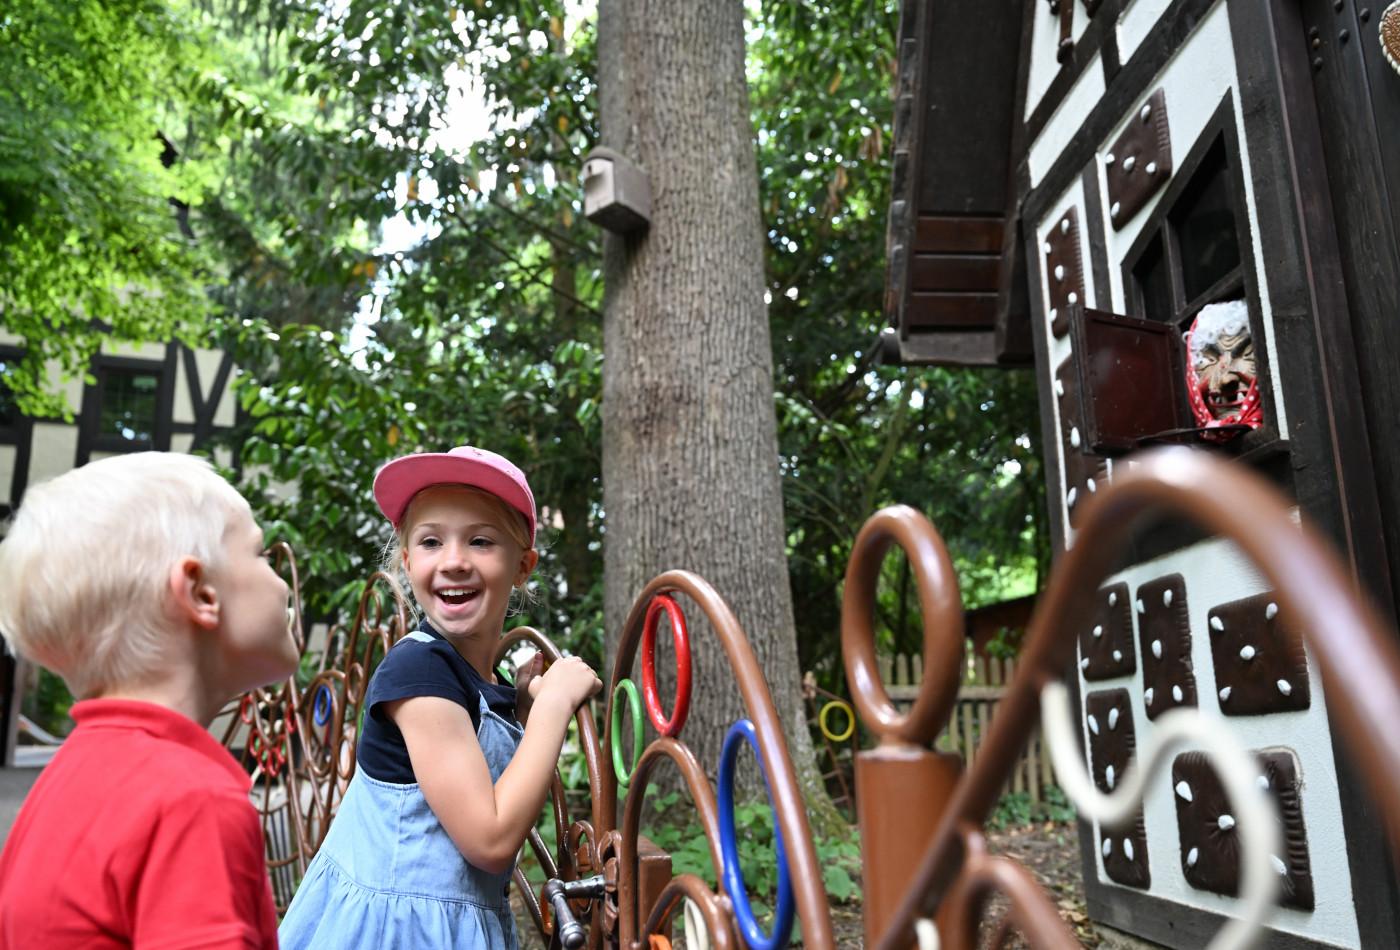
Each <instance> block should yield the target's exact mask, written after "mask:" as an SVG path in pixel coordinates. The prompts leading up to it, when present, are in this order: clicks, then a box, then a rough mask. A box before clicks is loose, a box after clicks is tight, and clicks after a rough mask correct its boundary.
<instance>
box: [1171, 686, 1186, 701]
mask: <svg viewBox="0 0 1400 950" xmlns="http://www.w3.org/2000/svg"><path fill="white" fill-rule="evenodd" d="M1183 695H1184V694H1183V693H1182V692H1181V687H1180V686H1173V687H1172V699H1174V700H1176V701H1177V702H1181V698H1182V696H1183Z"/></svg>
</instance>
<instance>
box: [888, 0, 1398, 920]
mask: <svg viewBox="0 0 1400 950" xmlns="http://www.w3.org/2000/svg"><path fill="white" fill-rule="evenodd" d="M1387 2H1388V0H1381V2H1372V0H981V2H976V3H972V2H953V0H905V3H904V11H903V16H902V23H901V36H900V50H899V73H898V79H897V90H896V95H897V109H896V126H895V153H894V186H893V187H894V193H893V196H892V203H891V208H890V222H889V243H888V251H889V258H888V266H889V272H888V277H889V279H888V284H887V300H886V309H887V313H888V315H889V318H890V327H889V329H887V330H886V331H885V334H884V336H883V339H882V341H881V348H882V352H883V354H884V356H885V358H886V359H888V360H890V361H896V362H902V363H905V364H908V365H914V366H917V365H929V364H952V365H963V366H987V367H996V366H1029V367H1032V368H1033V370H1034V372H1035V374H1036V376H1037V379H1038V381H1039V391H1040V405H1041V418H1040V420H1039V424H1040V426H1041V430H1042V432H1043V434H1044V445H1045V447H1046V449H1045V451H1046V471H1047V478H1046V481H1047V490H1048V504H1049V508H1050V514H1051V518H1050V522H1051V524H1052V533H1053V542H1054V549H1055V550H1056V551H1058V552H1063V551H1065V550H1067V549H1068V548H1070V547H1071V546H1072V545H1073V544H1074V543H1075V524H1076V508H1077V506H1079V505H1080V503H1081V502H1082V500H1083V499H1085V498H1087V497H1088V496H1089V495H1090V494H1092V493H1094V492H1096V491H1098V490H1099V489H1100V487H1101V486H1103V485H1105V484H1107V483H1108V482H1110V481H1111V480H1112V479H1113V477H1114V473H1115V471H1116V470H1117V469H1118V468H1119V467H1120V466H1125V465H1131V464H1132V461H1131V457H1132V452H1133V450H1135V449H1137V448H1139V447H1142V446H1146V445H1149V444H1154V443H1162V442H1185V443H1193V444H1199V445H1202V446H1204V447H1206V448H1208V449H1209V450H1210V451H1214V452H1218V453H1222V454H1224V455H1227V456H1229V457H1232V458H1234V459H1236V460H1238V462H1239V463H1240V464H1241V465H1247V466H1250V467H1252V468H1254V469H1256V470H1257V471H1259V472H1261V473H1263V474H1265V475H1266V476H1267V477H1268V478H1270V479H1271V480H1272V481H1273V482H1274V483H1275V484H1277V485H1278V486H1279V487H1281V488H1282V489H1283V490H1284V491H1285V492H1287V493H1288V494H1289V495H1290V496H1291V497H1293V498H1295V499H1296V500H1297V515H1298V517H1299V518H1300V519H1306V520H1308V521H1310V522H1312V523H1314V524H1315V525H1317V526H1319V527H1321V528H1323V529H1324V530H1325V531H1327V532H1328V533H1329V534H1330V535H1331V536H1332V538H1333V539H1334V540H1335V542H1336V543H1337V544H1338V546H1339V547H1340V548H1341V550H1342V551H1343V552H1344V553H1345V555H1346V556H1347V557H1348V559H1349V561H1350V564H1351V566H1352V568H1353V570H1354V572H1355V576H1356V579H1357V582H1358V584H1359V585H1360V586H1361V587H1362V588H1364V589H1365V590H1366V591H1368V592H1369V593H1370V594H1371V595H1372V597H1373V598H1374V599H1375V600H1376V601H1377V602H1378V603H1379V604H1380V606H1381V608H1382V610H1383V611H1384V612H1386V613H1387V614H1388V615H1389V616H1390V618H1391V619H1392V620H1393V618H1394V616H1395V614H1396V600H1395V593H1396V592H1397V591H1400V440H1397V439H1396V438H1395V435H1394V433H1395V422H1394V420H1395V419H1396V418H1397V416H1398V415H1400V374H1397V372H1396V366H1397V362H1396V360H1397V354H1400V252H1398V251H1397V234H1400V74H1397V72H1396V69H1400V67H1395V69H1393V68H1392V66H1393V64H1395V63H1396V62H1397V61H1400V3H1392V4H1391V5H1390V7H1389V8H1388V9H1387V8H1386V3H1387ZM1387 43H1389V44H1390V49H1389V50H1387ZM1198 487H1199V490H1200V491H1202V492H1210V491H1213V490H1214V486H1211V485H1200V486H1198ZM1099 598H1100V602H1099V604H1098V605H1097V609H1098V614H1097V617H1096V619H1095V622H1094V623H1093V624H1092V625H1090V626H1089V628H1088V629H1085V630H1082V631H1077V633H1078V635H1079V645H1080V649H1079V654H1078V662H1077V666H1076V668H1075V670H1074V671H1073V675H1072V680H1073V682H1074V684H1075V685H1076V687H1077V691H1078V696H1079V699H1078V701H1079V703H1080V712H1081V719H1082V721H1083V740H1084V745H1085V749H1086V752H1087V758H1088V761H1089V765H1090V768H1091V771H1092V774H1093V776H1094V780H1095V782H1096V784H1097V785H1098V786H1099V788H1100V789H1101V790H1103V791H1109V790H1111V789H1112V788H1113V787H1114V785H1115V781H1116V779H1117V778H1118V777H1120V776H1121V775H1122V774H1123V769H1124V767H1125V766H1126V764H1127V762H1128V760H1129V759H1130V758H1131V756H1132V752H1133V749H1134V747H1135V745H1137V744H1138V743H1141V742H1143V741H1144V739H1145V737H1146V736H1147V735H1149V734H1150V733H1151V731H1152V729H1153V722H1154V720H1156V719H1157V718H1158V717H1159V716H1161V715H1162V713H1164V712H1165V711H1167V710H1169V709H1172V708H1175V707H1178V706H1183V705H1188V706H1195V707H1197V708H1199V710H1200V711H1201V712H1202V713H1204V714H1206V715H1208V716H1210V717H1212V718H1213V719H1216V720H1218V723H1219V726H1220V728H1221V729H1224V730H1228V731H1230V732H1231V733H1232V734H1233V735H1234V736H1235V737H1236V738H1237V739H1239V740H1240V742H1241V743H1242V744H1244V745H1245V746H1246V747H1247V748H1250V749H1252V750H1254V751H1255V753H1256V755H1257V756H1258V758H1259V765H1260V773H1259V774H1260V782H1261V783H1267V786H1268V788H1269V789H1270V791H1271V793H1272V794H1273V795H1274V797H1275V798H1276V800H1277V802H1278V804H1279V806H1280V813H1281V816H1282V820H1283V822H1284V832H1285V838H1286V841H1287V847H1286V849H1285V852H1286V853H1283V854H1278V855H1275V856H1273V862H1272V863H1273V865H1274V867H1275V870H1276V871H1277V872H1278V873H1279V874H1280V875H1281V876H1282V878H1283V892H1282V896H1281V898H1280V904H1281V907H1280V910H1279V913H1278V914H1277V915H1276V917H1275V918H1274V920H1273V922H1272V924H1271V927H1272V932H1271V936H1270V939H1269V942H1268V944H1269V945H1270V946H1279V947H1312V946H1343V947H1382V946H1396V945H1400V913H1398V912H1400V896H1398V895H1400V889H1397V886H1396V878H1395V872H1394V868H1393V866H1392V863H1391V861H1390V859H1389V857H1388V856H1387V854H1386V853H1385V848H1384V845H1383V836H1382V835H1381V833H1380V829H1379V827H1378V817H1377V816H1376V815H1375V814H1374V813H1373V811H1372V810H1371V809H1370V807H1369V806H1368V805H1367V803H1366V802H1364V801H1363V799H1362V797H1361V793H1360V791H1359V788H1358V783H1357V782H1355V781H1354V779H1353V776H1354V771H1355V766H1354V763H1352V762H1349V761H1348V760H1347V758H1346V756H1345V754H1344V753H1343V752H1342V749H1341V745H1340V743H1339V741H1338V733H1337V732H1336V727H1335V726H1334V724H1333V722H1332V721H1331V720H1330V719H1329V716H1328V697H1327V696H1325V695H1323V693H1322V690H1321V686H1320V683H1319V680H1318V677H1317V671H1316V669H1315V667H1314V665H1313V664H1310V663H1309V661H1308V657H1307V655H1306V654H1305V653H1304V652H1303V651H1302V650H1301V648H1299V649H1293V648H1291V647H1289V646H1288V644H1287V642H1285V641H1284V640H1283V639H1282V638H1281V636H1280V631H1281V629H1283V628H1282V627H1281V625H1282V624H1286V623H1287V617H1286V616H1280V615H1279V611H1278V609H1277V605H1276V604H1275V602H1274V598H1272V597H1271V591H1270V590H1268V589H1267V587H1266V585H1265V584H1264V582H1263V581H1262V580H1261V579H1260V576H1259V574H1258V573H1257V572H1256V571H1255V570H1254V569H1253V567H1252V566H1251V565H1250V564H1249V563H1248V562H1247V561H1246V560H1245V559H1244V558H1243V557H1241V555H1240V553H1239V551H1238V549H1236V548H1235V547H1234V546H1232V545H1231V544H1228V543H1225V542H1222V541H1219V540H1216V539H1212V538H1209V537H1203V536H1201V535H1200V534H1199V533H1198V532H1196V531H1194V530H1193V529H1192V528H1191V527H1190V526H1188V525H1182V524H1157V525H1152V526H1146V527H1145V528H1144V529H1143V530H1142V532H1141V533H1140V535H1139V541H1138V542H1137V544H1136V546H1135V547H1134V549H1133V550H1132V551H1131V552H1130V553H1129V554H1128V555H1127V556H1126V557H1125V558H1124V559H1123V560H1122V563H1121V564H1120V565H1119V568H1118V569H1117V570H1116V572H1115V573H1113V574H1112V575H1111V576H1109V577H1107V578H1105V579H1104V583H1103V586H1102V589H1101V590H1100V592H1099ZM1067 672H1069V671H1067ZM1233 824H1234V818H1233V816H1232V815H1230V814H1229V805H1228V802H1227V800H1226V799H1225V797H1224V796H1223V794H1222V793H1221V791H1220V787H1219V784H1218V783H1217V782H1216V781H1215V779H1214V777H1213V776H1212V774H1211V772H1210V770H1209V769H1208V768H1206V767H1204V764H1203V761H1202V760H1201V757H1200V756H1199V755H1197V754H1194V753H1184V754H1182V755H1180V756H1179V757H1178V758H1177V759H1176V760H1175V761H1174V763H1173V767H1172V769H1171V772H1170V775H1169V776H1167V775H1163V776H1162V777H1161V778H1159V779H1158V780H1157V781H1156V782H1155V784H1154V785H1152V786H1151V788H1150V790H1149V792H1148V794H1147V796H1146V798H1145V800H1144V804H1143V807H1142V809H1141V813H1140V814H1139V815H1138V817H1137V820H1136V821H1134V822H1131V823H1129V825H1128V826H1126V827H1117V828H1104V827H1086V828H1083V829H1082V834H1081V838H1082V852H1083V868H1084V876H1085V883H1086V891H1087V895H1088V898H1089V906H1090V913H1091V915H1092V916H1093V917H1095V918H1096V919H1097V920H1100V921H1103V922H1105V923H1108V924H1110V925H1112V926H1115V927H1117V928H1120V929H1122V930H1126V931H1130V932H1132V933H1135V934H1138V935H1140V936H1143V937H1146V938H1149V939H1152V940H1154V941H1158V942H1161V943H1164V944H1168V945H1170V946H1175V947H1197V946H1202V945H1204V944H1205V942H1206V940H1207V939H1208V937H1209V935H1210V934H1211V933H1213V932H1214V931H1215V929H1216V928H1217V927H1218V925H1219V919H1220V915H1222V914H1229V913H1231V910H1232V906H1233V904H1234V901H1235V895H1236V894H1237V892H1238V886H1239V880H1238V870H1237V866H1236V841H1235V838H1234V836H1233V835H1232V828H1233Z"/></svg>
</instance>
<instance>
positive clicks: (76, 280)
mask: <svg viewBox="0 0 1400 950" xmlns="http://www.w3.org/2000/svg"><path fill="white" fill-rule="evenodd" d="M204 28H205V23H204V21H203V19H202V18H200V17H198V16H196V15H194V12H193V11H192V10H191V9H190V8H189V7H188V6H187V5H185V4H184V3H181V2H162V0H31V2H26V3H23V4H18V5H15V4H9V5H7V7H6V9H5V10H4V11H3V12H0V314H3V321H4V327H5V329H6V330H7V331H8V332H9V333H11V334H14V335H16V336H18V337H19V338H21V340H22V341H23V342H24V344H25V345H26V353H25V358H24V360H23V361H22V363H21V364H20V365H19V366H18V367H14V368H12V369H11V370H10V371H7V372H6V374H5V376H4V382H3V385H7V386H9V387H10V388H11V390H12V391H13V392H14V394H15V395H16V396H17V397H18V398H19V400H20V404H21V406H22V407H23V408H24V409H25V411H27V412H29V413H30V414H33V415H60V414H63V413H65V412H68V411H71V407H68V406H66V405H65V404H64V400H63V398H62V396H60V395H58V394H57V392H56V391H55V387H54V386H53V385H52V382H51V380H50V379H49V376H48V372H47V369H46V366H45V363H46V361H47V360H50V359H52V360H56V361H57V363H58V365H59V367H60V368H61V370H62V371H64V372H65V373H67V374H68V375H73V374H76V373H81V372H84V371H85V370H86V367H87V363H88V360H89V358H90V357H91V356H92V354H93V353H95V352H96V350H97V347H98V345H99V343H100V341H101V340H102V339H104V338H112V339H116V340H126V341H140V340H148V339H163V338H164V339H168V338H170V337H173V336H176V335H179V334H182V333H183V334H191V335H193V334H197V333H198V331H199V329H200V328H201V326H202V325H203V318H204V316H205V315H206V313H207V310H208V306H207V299H206V297H205V295H204V293H203V288H202V282H201V280H200V279H199V274H200V272H201V269H202V264H201V260H200V256H199V255H198V254H197V253H196V249H195V248H194V246H193V245H192V243H191V242H190V241H189V240H188V239H187V237H186V236H185V235H184V234H182V232H181V228H180V224H179V222H178V220H177V216H176V214H174V213H172V201H180V200H186V201H187V200H188V198H189V195H190V194H191V192H192V191H194V190H197V188H198V175H199V169H197V168H193V167H190V166H187V167H184V168H171V167H167V166H166V163H168V162H169V160H170V144H169V140H168V139H166V138H164V136H167V135H174V134H176V131H177V128H178V126H179V123H180V120H181V115H180V110H178V109H172V108H170V107H169V106H168V103H169V101H170V100H171V99H172V98H178V97H180V96H181V95H182V94H183V93H184V92H186V91H187V90H188V89H189V88H190V86H191V85H192V84H193V83H194V82H195V81H196V80H197V77H198V74H199V71H200V63H199V61H198V58H197V53H196V51H197V50H198V49H199V47H200V45H201V44H202V42H203V40H204V39H205V37H204V35H203V30H204ZM163 157H164V158H165V162H163V161H162V158H163Z"/></svg>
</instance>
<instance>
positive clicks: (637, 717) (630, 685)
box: [612, 679, 642, 788]
mask: <svg viewBox="0 0 1400 950" xmlns="http://www.w3.org/2000/svg"><path fill="white" fill-rule="evenodd" d="M620 692H622V693H626V694H627V705H628V707H629V708H630V709H631V710H632V768H630V769H629V768H628V767H627V766H626V765H624V764H623V762H622V703H620V702H618V701H617V694H618V693H620ZM641 757H642V696H641V694H640V693H638V692H637V684H636V683H634V682H632V681H631V680H630V679H624V680H619V681H618V684H617V685H616V686H614V687H613V708H612V760H613V771H614V772H616V773H617V784H619V785H621V786H622V787H623V788H626V787H627V783H628V782H629V781H631V779H632V772H633V771H634V770H635V769H636V768H637V762H638V760H639V759H641Z"/></svg>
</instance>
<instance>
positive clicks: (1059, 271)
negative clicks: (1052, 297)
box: [1055, 264, 1065, 280]
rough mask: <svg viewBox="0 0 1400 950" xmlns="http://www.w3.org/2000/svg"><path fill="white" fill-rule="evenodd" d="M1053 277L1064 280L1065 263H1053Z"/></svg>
mask: <svg viewBox="0 0 1400 950" xmlns="http://www.w3.org/2000/svg"><path fill="white" fill-rule="evenodd" d="M1055 279H1056V280H1064V279H1065V265H1063V264H1056V265H1055Z"/></svg>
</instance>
